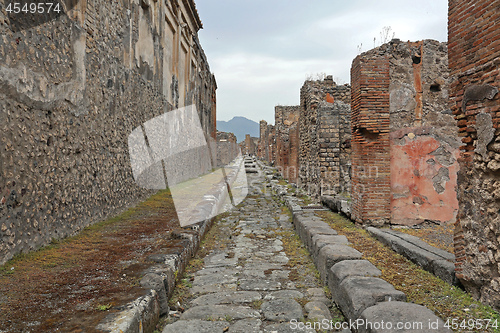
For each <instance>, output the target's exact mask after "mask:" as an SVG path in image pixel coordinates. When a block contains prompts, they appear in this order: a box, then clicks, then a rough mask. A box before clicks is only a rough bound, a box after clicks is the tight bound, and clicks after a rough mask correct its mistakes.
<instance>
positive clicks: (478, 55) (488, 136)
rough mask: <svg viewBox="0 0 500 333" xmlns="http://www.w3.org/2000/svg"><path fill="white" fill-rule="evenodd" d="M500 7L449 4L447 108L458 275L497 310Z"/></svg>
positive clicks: (492, 0)
mask: <svg viewBox="0 0 500 333" xmlns="http://www.w3.org/2000/svg"><path fill="white" fill-rule="evenodd" d="M499 6H500V4H499V2H498V1H497V0H474V1H466V2H463V1H457V0H450V1H449V20H448V39H449V46H448V51H449V67H450V70H451V77H452V80H451V82H452V84H451V93H450V107H451V110H452V111H453V114H454V115H455V119H456V120H457V125H458V132H459V136H460V138H461V140H462V143H463V145H462V146H461V147H460V148H461V152H460V171H459V175H458V177H459V182H458V200H459V202H460V205H459V207H460V208H459V214H458V217H459V218H458V221H457V223H456V234H455V255H456V274H457V277H458V278H459V279H460V280H461V281H462V283H463V285H464V286H465V287H466V289H467V290H469V291H470V292H471V293H472V295H473V296H474V297H475V298H478V299H481V301H483V302H486V303H489V304H491V305H493V306H494V307H496V308H497V309H500V244H499V243H500V211H499V207H500V94H499V93H498V89H499V88H500V42H499V39H498V35H499V34H500V26H499V25H498V22H499V21H500V7H499Z"/></svg>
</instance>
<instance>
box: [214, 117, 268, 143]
mask: <svg viewBox="0 0 500 333" xmlns="http://www.w3.org/2000/svg"><path fill="white" fill-rule="evenodd" d="M217 130H218V131H221V132H231V133H234V135H236V138H237V140H238V142H242V141H244V140H245V135H246V134H250V136H253V137H256V138H258V137H259V135H260V134H259V132H260V126H259V124H258V123H256V122H255V121H253V120H250V119H247V118H245V117H234V118H233V119H231V120H229V121H223V120H217Z"/></svg>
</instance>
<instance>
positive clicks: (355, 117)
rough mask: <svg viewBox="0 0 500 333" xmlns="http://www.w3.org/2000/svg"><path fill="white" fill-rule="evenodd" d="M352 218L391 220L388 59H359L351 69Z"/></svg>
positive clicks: (376, 222) (368, 221) (371, 221)
mask: <svg viewBox="0 0 500 333" xmlns="http://www.w3.org/2000/svg"><path fill="white" fill-rule="evenodd" d="M351 85H352V86H351V108H352V118H351V126H352V218H353V219H354V220H355V221H356V222H360V223H363V224H371V225H383V224H385V223H388V222H389V220H390V202H391V190H390V144H389V125H390V124H389V58H388V57H387V56H386V55H377V56H374V55H370V56H369V57H364V56H363V55H360V56H358V57H356V59H354V61H353V64H352V68H351Z"/></svg>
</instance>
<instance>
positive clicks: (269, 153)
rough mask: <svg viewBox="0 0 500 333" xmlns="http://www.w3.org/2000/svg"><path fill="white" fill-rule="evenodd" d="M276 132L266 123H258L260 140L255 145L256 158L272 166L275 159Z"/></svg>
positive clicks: (263, 121) (262, 121)
mask: <svg viewBox="0 0 500 333" xmlns="http://www.w3.org/2000/svg"><path fill="white" fill-rule="evenodd" d="M275 143H276V131H275V128H274V126H273V125H268V124H267V121H265V120H261V121H260V138H259V142H258V145H257V157H258V158H260V159H262V160H264V161H266V162H268V163H271V164H274V161H275V158H276V145H275Z"/></svg>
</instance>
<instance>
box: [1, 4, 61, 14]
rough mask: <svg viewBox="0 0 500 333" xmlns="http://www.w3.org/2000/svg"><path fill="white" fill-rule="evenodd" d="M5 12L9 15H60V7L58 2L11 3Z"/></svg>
mask: <svg viewBox="0 0 500 333" xmlns="http://www.w3.org/2000/svg"><path fill="white" fill-rule="evenodd" d="M5 10H6V11H7V12H8V13H9V14H19V13H24V14H28V13H31V14H50V13H52V12H56V13H60V12H61V6H60V4H59V3H58V2H56V3H53V2H45V3H43V2H42V3H34V2H33V3H29V4H28V3H24V4H22V3H19V2H11V3H9V4H8V5H7V8H5Z"/></svg>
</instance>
